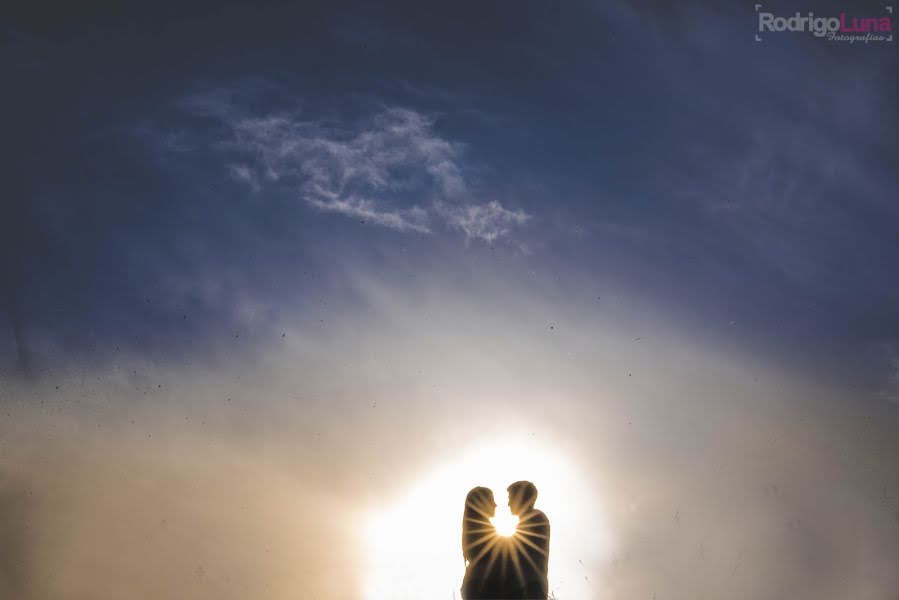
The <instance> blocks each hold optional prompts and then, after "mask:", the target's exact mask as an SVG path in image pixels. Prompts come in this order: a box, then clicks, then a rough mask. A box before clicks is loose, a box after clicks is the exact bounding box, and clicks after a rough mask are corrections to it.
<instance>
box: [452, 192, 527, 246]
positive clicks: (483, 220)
mask: <svg viewBox="0 0 899 600" xmlns="http://www.w3.org/2000/svg"><path fill="white" fill-rule="evenodd" d="M437 209H438V212H439V213H440V214H441V216H442V217H443V218H444V220H445V221H446V223H447V224H448V225H449V226H451V227H453V228H456V229H459V230H460V231H462V232H463V233H464V234H465V237H467V238H469V239H480V240H484V241H486V242H492V241H494V240H496V239H497V238H499V237H502V236H504V235H507V234H508V233H509V232H510V231H511V230H512V228H514V227H518V226H520V225H524V224H525V223H526V222H527V221H528V219H530V215H528V214H527V213H525V212H524V211H521V210H509V209H507V208H503V206H502V205H501V204H500V203H499V202H497V201H495V200H494V201H491V202H487V203H485V204H463V205H452V204H446V203H441V204H439V205H438V206H437Z"/></svg>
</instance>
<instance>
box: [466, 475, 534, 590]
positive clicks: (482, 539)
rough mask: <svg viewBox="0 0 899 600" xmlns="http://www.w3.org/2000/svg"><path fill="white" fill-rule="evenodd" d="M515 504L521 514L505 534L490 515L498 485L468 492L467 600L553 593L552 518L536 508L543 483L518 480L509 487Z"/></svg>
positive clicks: (511, 504)
mask: <svg viewBox="0 0 899 600" xmlns="http://www.w3.org/2000/svg"><path fill="white" fill-rule="evenodd" d="M507 491H508V492H509V509H510V510H511V511H512V514H513V515H516V516H518V525H517V526H516V528H515V533H514V534H513V535H511V536H508V537H504V536H501V535H499V534H498V533H497V531H496V528H495V527H494V526H493V523H491V521H490V519H491V518H492V517H493V516H494V515H495V514H496V502H495V501H494V499H493V491H491V490H490V489H489V488H485V487H476V488H474V489H472V490H471V491H470V492H468V496H467V497H466V498H465V513H464V514H463V517H462V557H463V558H464V559H465V578H464V579H463V580H462V598H463V600H513V599H514V600H519V599H526V600H535V599H538V598H539V599H540V600H546V596H547V594H548V593H549V584H548V582H547V564H548V560H549V519H547V518H546V515H544V514H543V512H541V511H539V510H537V509H535V508H534V503H535V502H536V500H537V487H536V486H535V485H534V484H533V483H531V482H530V481H518V482H516V483H513V484H512V485H510V486H509V488H508V489H507Z"/></svg>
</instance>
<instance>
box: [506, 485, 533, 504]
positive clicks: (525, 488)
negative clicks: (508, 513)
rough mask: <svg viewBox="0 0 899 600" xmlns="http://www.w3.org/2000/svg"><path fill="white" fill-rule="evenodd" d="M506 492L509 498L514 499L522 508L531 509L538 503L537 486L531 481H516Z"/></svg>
mask: <svg viewBox="0 0 899 600" xmlns="http://www.w3.org/2000/svg"><path fill="white" fill-rule="evenodd" d="M506 491H507V492H509V497H510V498H514V499H515V500H516V501H517V502H518V503H519V504H520V505H521V506H526V507H531V506H534V502H536V501H537V486H536V485H534V484H533V483H531V482H530V481H516V482H515V483H513V484H512V485H510V486H509V487H508V488H506Z"/></svg>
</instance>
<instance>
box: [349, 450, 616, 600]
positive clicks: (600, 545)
mask: <svg viewBox="0 0 899 600" xmlns="http://www.w3.org/2000/svg"><path fill="white" fill-rule="evenodd" d="M530 437H531V436H530V435H528V436H526V437H525V436H521V437H518V438H512V437H510V438H506V439H504V440H501V441H500V440H491V441H486V442H484V443H481V444H472V445H471V446H469V448H468V449H467V450H466V451H463V452H460V453H457V454H455V455H454V456H452V457H451V458H448V459H446V460H440V457H435V462H434V466H433V467H432V468H431V469H429V470H428V471H427V472H425V473H423V474H421V475H420V477H419V479H417V480H416V481H412V482H409V483H408V484H407V486H404V487H405V489H404V490H403V491H402V492H401V493H399V494H398V495H397V497H396V498H395V500H394V502H391V503H389V504H388V505H387V506H379V507H377V508H375V509H373V510H372V512H371V514H370V516H369V519H368V526H367V527H366V533H367V536H366V537H367V544H366V549H365V552H366V563H367V566H366V571H367V572H366V576H365V577H364V583H363V586H364V590H363V594H362V596H363V598H364V599H365V600H393V599H394V598H397V597H398V594H400V595H401V596H402V597H408V598H418V599H421V600H431V599H437V600H445V599H447V598H453V597H454V594H455V597H456V598H458V597H459V587H460V585H461V582H462V576H463V574H464V572H465V565H464V563H463V559H462V548H461V544H462V539H461V537H462V512H463V508H464V504H465V502H464V501H465V495H466V493H467V492H468V491H469V490H470V489H472V488H473V487H476V486H485V487H489V488H490V489H491V490H493V493H494V500H495V502H496V505H497V506H496V514H495V516H494V517H493V518H491V519H490V521H491V523H492V524H493V525H494V526H495V527H496V528H497V530H498V531H499V533H500V534H501V535H504V536H507V537H511V536H514V534H515V531H516V525H517V524H518V518H517V517H516V516H514V515H512V514H511V512H510V511H509V507H508V506H507V504H506V503H507V499H508V495H507V492H506V488H507V487H508V486H509V484H511V483H513V482H514V481H518V480H522V479H526V480H529V481H533V482H534V483H535V484H536V485H537V489H538V497H537V508H539V509H541V510H543V511H544V512H545V513H546V515H547V516H548V517H549V520H550V523H551V526H552V535H551V538H550V553H549V579H550V582H549V583H550V589H551V590H553V591H554V593H555V594H557V595H559V596H562V595H564V596H565V597H567V598H586V597H589V596H590V595H591V588H590V586H591V585H595V582H594V583H593V584H591V582H590V581H587V580H585V579H584V573H583V568H584V567H583V565H584V564H591V563H596V562H598V561H600V560H603V559H604V557H605V556H606V555H607V553H608V552H609V543H610V542H609V529H608V527H607V526H606V523H605V522H604V518H603V517H604V515H603V509H602V498H601V497H598V495H597V493H596V491H595V489H593V488H592V487H591V486H589V485H586V480H585V479H584V477H583V476H582V475H581V474H580V473H579V472H578V470H577V469H576V465H575V463H574V462H573V461H572V460H571V459H570V457H567V456H564V455H563V454H562V453H560V452H559V450H558V448H555V447H553V446H551V445H549V446H543V445H537V444H535V443H534V442H533V440H532V439H530ZM585 532H589V534H588V535H585ZM511 539H516V538H514V537H511Z"/></svg>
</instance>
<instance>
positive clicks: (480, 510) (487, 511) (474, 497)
mask: <svg viewBox="0 0 899 600" xmlns="http://www.w3.org/2000/svg"><path fill="white" fill-rule="evenodd" d="M495 515H496V501H495V500H494V499H493V491H492V490H491V489H490V488H485V487H476V488H472V489H471V491H470V492H468V495H467V496H466V497H465V516H466V517H471V518H478V517H482V518H488V519H489V518H490V517H493V516H495Z"/></svg>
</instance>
